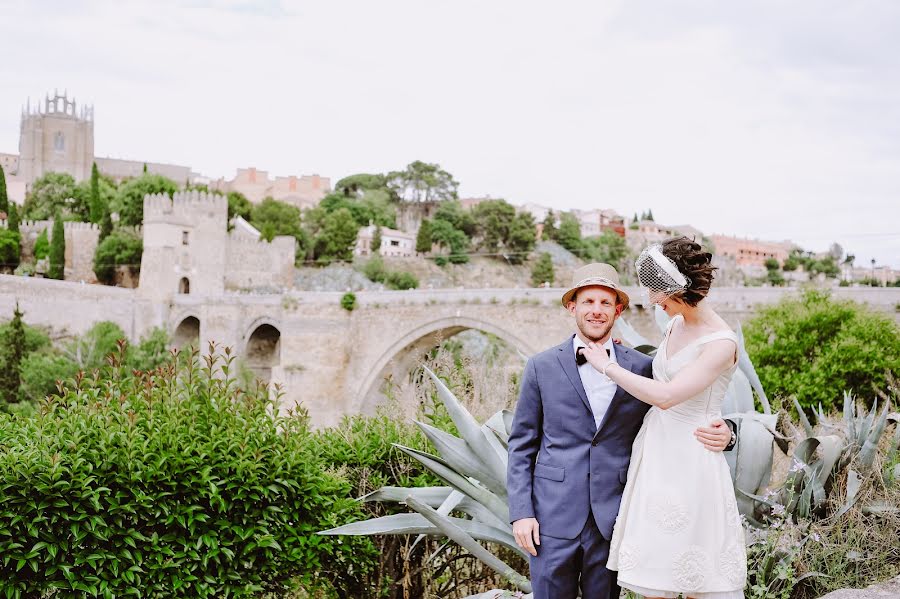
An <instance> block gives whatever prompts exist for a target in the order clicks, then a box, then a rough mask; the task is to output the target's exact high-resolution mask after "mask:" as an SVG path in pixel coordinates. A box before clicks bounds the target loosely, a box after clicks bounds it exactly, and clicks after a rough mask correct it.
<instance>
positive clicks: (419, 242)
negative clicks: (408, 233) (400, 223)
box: [416, 218, 432, 254]
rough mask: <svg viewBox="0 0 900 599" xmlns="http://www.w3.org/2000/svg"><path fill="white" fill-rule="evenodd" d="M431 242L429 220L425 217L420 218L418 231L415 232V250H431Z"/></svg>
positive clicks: (421, 252) (425, 251)
mask: <svg viewBox="0 0 900 599" xmlns="http://www.w3.org/2000/svg"><path fill="white" fill-rule="evenodd" d="M431 243H432V241H431V221H430V220H428V219H427V218H426V219H424V220H422V224H421V225H419V232H418V233H417V234H416V251H417V252H419V253H420V254H427V253H428V252H430V251H431Z"/></svg>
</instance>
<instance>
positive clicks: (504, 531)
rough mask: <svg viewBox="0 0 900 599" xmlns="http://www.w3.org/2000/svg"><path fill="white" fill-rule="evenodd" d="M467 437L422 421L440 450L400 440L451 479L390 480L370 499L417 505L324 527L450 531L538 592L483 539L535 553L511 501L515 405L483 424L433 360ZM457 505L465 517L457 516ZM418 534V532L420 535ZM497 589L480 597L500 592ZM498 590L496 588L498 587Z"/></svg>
mask: <svg viewBox="0 0 900 599" xmlns="http://www.w3.org/2000/svg"><path fill="white" fill-rule="evenodd" d="M425 371H426V372H427V373H428V375H429V377H431V380H432V381H433V382H434V385H435V387H436V388H437V392H438V397H439V398H440V400H441V402H442V403H443V404H444V406H446V408H447V412H448V413H449V414H450V418H451V419H452V420H453V423H454V424H455V425H456V428H457V430H458V431H459V433H460V437H456V436H454V435H451V434H449V433H447V432H444V431H442V430H440V429H437V428H434V427H433V426H430V425H428V424H426V423H424V422H418V421H417V422H416V424H417V425H418V426H419V428H420V429H422V432H423V433H424V434H425V436H426V437H428V439H429V441H431V443H432V445H434V447H435V448H436V449H437V452H438V454H439V455H433V454H429V453H426V452H423V451H418V450H415V449H411V448H409V447H403V446H401V445H397V448H398V449H400V450H401V451H403V452H404V453H406V454H407V455H409V456H411V457H412V458H414V459H416V460H418V461H419V462H421V463H422V465H423V466H425V467H426V468H427V469H428V470H430V471H431V472H432V473H434V474H435V475H436V476H437V477H438V478H440V479H441V480H443V481H444V482H445V483H446V484H447V486H443V487H419V488H415V487H413V488H404V487H382V488H381V489H378V490H377V491H374V492H372V493H369V494H368V495H366V496H364V497H363V498H362V500H363V501H388V502H395V503H401V504H405V505H406V506H408V507H409V508H410V509H412V510H413V511H414V512H415V513H409V514H395V515H391V516H383V517H380V518H373V519H371V520H365V521H362V522H353V523H351V524H346V525H344V526H339V527H337V528H332V529H330V530H325V531H322V532H321V533H319V534H323V535H411V534H414V535H419V538H420V539H421V537H422V535H431V536H446V537H448V538H449V539H450V540H451V541H453V542H455V543H457V544H459V545H460V546H462V547H464V548H465V549H466V550H467V551H469V552H470V553H471V554H472V555H474V556H475V557H477V558H478V559H479V560H481V561H482V562H483V563H484V564H486V565H487V566H488V567H490V568H492V569H493V570H495V571H496V572H498V573H499V574H501V575H502V576H504V577H506V578H507V579H508V580H509V581H510V582H511V583H512V584H513V585H514V586H515V587H516V588H517V589H519V590H520V591H522V592H524V593H528V594H527V595H524V596H523V597H531V596H532V595H531V583H530V582H529V581H528V577H527V576H525V575H523V574H522V573H520V572H517V571H516V570H515V569H514V568H512V566H510V565H509V564H507V563H505V562H503V561H502V560H501V559H499V558H498V557H496V556H495V555H494V554H492V553H491V552H490V551H488V550H487V549H486V548H485V547H484V546H483V545H481V543H479V541H487V542H490V543H499V544H500V545H504V546H506V547H508V548H510V549H512V550H513V551H515V552H516V553H518V554H519V555H521V556H522V557H523V558H526V559H527V557H528V555H527V554H526V553H525V552H524V551H523V550H522V549H521V548H519V546H518V545H516V542H515V539H514V538H513V535H512V526H511V525H510V524H509V509H508V508H507V501H506V500H507V492H506V464H507V442H508V440H509V433H510V429H511V427H512V413H511V412H510V411H509V410H502V411H500V412H497V413H496V414H494V415H493V416H491V418H489V419H488V420H487V422H485V423H484V424H482V425H479V424H478V422H477V421H476V420H475V418H474V417H473V416H472V415H471V414H470V413H469V411H468V410H466V408H465V407H463V405H462V403H460V401H459V400H458V399H457V398H456V396H454V395H453V393H452V392H451V391H450V389H448V388H447V386H446V385H444V383H443V382H442V381H441V380H440V379H439V378H438V377H437V376H436V375H435V374H434V373H433V372H432V371H431V370H429V369H428V368H426V369H425ZM451 513H458V514H462V515H463V516H464V517H459V516H451ZM417 542H418V539H417ZM501 592H502V591H499V590H496V591H492V592H490V593H486V594H483V595H478V597H487V596H496V595H497V594H498V593H501ZM491 593H493V595H491Z"/></svg>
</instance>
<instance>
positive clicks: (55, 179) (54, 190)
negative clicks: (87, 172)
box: [22, 173, 88, 220]
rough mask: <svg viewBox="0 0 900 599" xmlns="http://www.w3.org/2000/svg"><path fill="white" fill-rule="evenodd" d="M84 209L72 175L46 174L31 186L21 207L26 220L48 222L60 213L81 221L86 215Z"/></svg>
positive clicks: (84, 206)
mask: <svg viewBox="0 0 900 599" xmlns="http://www.w3.org/2000/svg"><path fill="white" fill-rule="evenodd" d="M86 208H87V207H86V205H85V204H84V203H83V198H82V197H81V194H79V193H78V191H77V189H76V185H75V179H74V178H72V175H70V174H68V173H46V174H45V175H44V176H42V177H39V178H38V179H37V180H36V181H35V182H34V183H33V184H32V186H31V191H30V192H29V193H28V195H27V196H26V197H25V203H24V204H23V205H22V216H23V217H24V218H26V219H28V220H49V219H51V218H54V215H56V213H60V214H61V215H62V216H63V217H74V218H76V219H79V220H82V219H85V218H86V217H87V215H88V211H87V210H86Z"/></svg>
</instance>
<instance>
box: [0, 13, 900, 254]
mask: <svg viewBox="0 0 900 599" xmlns="http://www.w3.org/2000/svg"><path fill="white" fill-rule="evenodd" d="M895 6H896V5H895V4H894V3H892V2H889V1H888V0H883V1H880V2H877V1H870V2H862V3H859V4H857V3H852V4H851V5H847V4H846V3H838V2H834V1H829V2H812V1H803V2H795V3H790V4H789V5H785V4H784V3H781V2H775V1H774V0H757V1H754V2H747V3H740V4H735V3H708V2H701V1H700V0H680V1H678V2H667V3H658V2H653V3H649V2H643V1H640V0H638V1H634V2H631V1H630V2H627V3H626V2H605V3H597V2H572V3H564V4H558V5H554V6H553V8H552V9H551V7H550V5H548V4H546V3H537V2H489V3H486V2H480V3H476V2H472V1H462V2H428V3H422V2H412V1H407V2H381V3H372V2H332V3H307V2H291V3H281V4H279V3H276V2H268V3H257V2H238V1H227V0H215V1H211V2H194V3H191V4H188V5H185V4H184V3H177V2H163V3H155V2H154V3H150V2H128V3H119V2H80V3H79V2H69V3H46V2H44V3H42V2H35V3H18V4H11V5H2V4H0V56H4V57H5V61H4V64H5V65H6V67H5V68H4V72H6V71H9V72H8V73H7V74H6V75H5V76H4V89H3V93H2V94H0V150H3V151H15V148H16V143H17V139H18V115H19V106H20V104H21V103H23V102H24V101H25V98H26V97H27V96H29V95H31V96H32V97H35V95H36V94H40V93H43V92H44V91H45V90H48V89H52V88H54V87H59V88H68V90H69V92H70V93H74V94H75V95H77V96H79V97H80V98H81V99H86V100H89V101H92V102H93V103H94V104H95V106H96V114H97V123H96V136H95V137H96V150H97V152H98V153H99V154H109V155H113V156H122V157H128V158H134V159H146V160H156V161H166V162H174V163H179V164H189V165H191V166H193V167H194V169H195V170H199V171H200V172H203V173H205V174H209V175H212V176H220V175H225V176H230V174H231V173H233V171H234V169H235V168H237V167H239V166H248V165H255V166H257V167H259V168H263V169H267V170H269V171H270V172H273V173H276V174H289V173H311V172H318V173H320V174H323V175H329V176H331V177H333V178H334V179H337V178H339V177H341V176H344V175H346V174H350V173H353V172H359V171H385V170H389V169H394V168H399V167H402V166H403V165H405V164H406V163H408V162H410V161H412V160H415V159H422V160H427V161H433V162H439V163H441V164H442V165H443V166H444V167H445V168H447V169H448V170H450V171H451V172H452V173H454V175H455V176H456V177H457V179H459V180H460V181H461V182H462V192H463V193H465V194H471V195H480V194H485V193H490V194H491V195H493V196H495V197H506V198H508V199H510V200H511V201H514V202H518V203H524V202H539V203H545V204H549V205H553V206H557V207H587V206H602V207H606V206H610V207H614V208H616V209H618V210H620V211H622V212H623V213H627V214H631V213H632V212H635V211H638V212H640V211H641V210H643V209H645V208H652V209H653V211H654V214H655V215H656V217H657V219H659V220H661V221H663V222H670V223H676V222H691V223H693V224H695V225H696V226H698V227H699V228H701V229H702V230H705V231H708V232H724V233H735V234H740V235H748V236H760V237H764V238H775V239H778V238H793V239H795V240H796V241H798V242H800V243H801V244H803V245H805V246H807V247H809V248H810V249H817V250H819V249H825V248H826V247H827V246H828V244H829V243H830V242H831V241H833V240H837V241H839V242H840V243H841V244H842V245H843V246H844V247H845V248H847V249H848V250H849V251H852V252H855V253H856V255H857V256H859V257H860V259H861V261H867V260H868V257H869V256H875V257H877V258H878V260H879V261H880V262H885V263H890V264H893V265H894V266H895V267H900V236H898V235H897V227H896V224H895V223H897V222H898V220H900V219H898V217H900V208H898V205H900V202H897V197H898V195H900V194H898V192H900V141H898V140H900V135H898V134H900V102H898V100H900V79H898V75H897V73H898V72H900V71H898V68H897V67H900V58H898V57H900V52H898V51H897V41H896V40H897V39H898V37H897V35H896V33H897V26H898V24H900V12H898V9H897V8H896V7H895Z"/></svg>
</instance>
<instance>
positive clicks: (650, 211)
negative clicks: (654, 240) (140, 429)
mask: <svg viewBox="0 0 900 599" xmlns="http://www.w3.org/2000/svg"><path fill="white" fill-rule="evenodd" d="M647 220H653V211H652V210H648V211H647Z"/></svg>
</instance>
